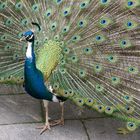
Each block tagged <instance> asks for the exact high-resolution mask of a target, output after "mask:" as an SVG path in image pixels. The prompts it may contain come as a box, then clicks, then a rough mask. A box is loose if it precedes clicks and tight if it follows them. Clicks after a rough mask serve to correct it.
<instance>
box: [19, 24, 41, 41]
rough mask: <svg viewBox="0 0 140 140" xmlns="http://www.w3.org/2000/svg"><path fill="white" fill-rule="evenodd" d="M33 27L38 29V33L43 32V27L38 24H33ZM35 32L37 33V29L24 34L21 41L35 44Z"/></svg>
mask: <svg viewBox="0 0 140 140" xmlns="http://www.w3.org/2000/svg"><path fill="white" fill-rule="evenodd" d="M32 25H33V26H36V27H38V31H40V30H41V27H40V25H39V24H38V23H34V22H32ZM34 31H35V29H33V30H29V31H26V32H24V33H23V34H22V38H21V39H20V40H23V39H25V40H26V41H27V42H33V41H34Z"/></svg>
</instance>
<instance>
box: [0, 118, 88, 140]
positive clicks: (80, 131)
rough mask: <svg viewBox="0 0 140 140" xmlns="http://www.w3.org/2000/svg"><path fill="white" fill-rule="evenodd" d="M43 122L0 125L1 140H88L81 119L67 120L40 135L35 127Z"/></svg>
mask: <svg viewBox="0 0 140 140" xmlns="http://www.w3.org/2000/svg"><path fill="white" fill-rule="evenodd" d="M38 125H42V124H18V125H4V126H0V140H88V138H87V135H86V133H85V130H84V128H83V125H82V123H81V122H80V121H75V120H73V121H69V120H68V121H66V122H65V125H64V126H63V127H62V126H56V127H53V128H52V129H51V130H50V131H46V132H45V133H44V134H42V135H39V132H40V130H37V129H35V127H37V126H38Z"/></svg>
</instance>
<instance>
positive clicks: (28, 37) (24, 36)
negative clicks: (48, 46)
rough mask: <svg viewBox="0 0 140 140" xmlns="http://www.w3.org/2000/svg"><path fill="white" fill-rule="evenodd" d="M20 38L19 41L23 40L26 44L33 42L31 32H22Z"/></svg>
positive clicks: (32, 33)
mask: <svg viewBox="0 0 140 140" xmlns="http://www.w3.org/2000/svg"><path fill="white" fill-rule="evenodd" d="M22 36H23V37H22V38H21V40H22V39H23V38H25V40H26V41H27V42H33V41H34V32H33V31H31V30H30V31H27V32H24V33H23V34H22Z"/></svg>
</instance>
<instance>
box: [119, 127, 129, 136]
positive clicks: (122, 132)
mask: <svg viewBox="0 0 140 140" xmlns="http://www.w3.org/2000/svg"><path fill="white" fill-rule="evenodd" d="M117 133H118V134H123V135H126V134H128V133H129V130H127V129H126V128H118V129H117Z"/></svg>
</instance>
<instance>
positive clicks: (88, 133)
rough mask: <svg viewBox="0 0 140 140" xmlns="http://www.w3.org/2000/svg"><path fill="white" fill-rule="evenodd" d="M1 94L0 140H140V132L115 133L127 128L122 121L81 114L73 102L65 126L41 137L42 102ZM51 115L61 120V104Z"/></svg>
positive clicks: (53, 106) (54, 106) (51, 107)
mask: <svg viewBox="0 0 140 140" xmlns="http://www.w3.org/2000/svg"><path fill="white" fill-rule="evenodd" d="M0 88H1V87H0ZM3 90H4V91H5V90H6V89H3ZM0 91H1V92H0V140H139V139H140V129H139V130H137V131H136V132H134V133H132V134H128V135H118V134H116V129H117V128H118V127H121V126H123V125H124V124H122V123H121V122H120V121H116V120H113V119H111V118H106V117H104V116H101V115H100V114H98V113H96V112H94V111H89V110H84V111H83V112H82V113H80V111H79V108H77V107H76V106H75V105H73V104H72V103H70V102H66V104H65V126H63V127H62V126H56V127H53V128H52V130H51V131H47V132H45V133H44V134H43V135H41V136H40V135H39V132H40V131H39V130H37V129H35V128H36V127H37V126H40V125H42V124H43V121H44V117H43V116H44V115H43V107H42V105H41V101H39V100H36V99H33V98H32V97H30V96H29V95H26V94H19V93H18V90H17V92H15V93H16V94H11V93H10V92H8V91H7V92H2V90H0ZM3 93H4V94H3ZM49 114H50V117H51V119H57V118H59V116H60V107H59V104H57V103H51V104H50V105H49Z"/></svg>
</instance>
